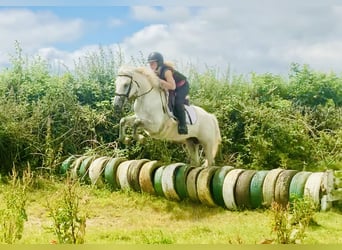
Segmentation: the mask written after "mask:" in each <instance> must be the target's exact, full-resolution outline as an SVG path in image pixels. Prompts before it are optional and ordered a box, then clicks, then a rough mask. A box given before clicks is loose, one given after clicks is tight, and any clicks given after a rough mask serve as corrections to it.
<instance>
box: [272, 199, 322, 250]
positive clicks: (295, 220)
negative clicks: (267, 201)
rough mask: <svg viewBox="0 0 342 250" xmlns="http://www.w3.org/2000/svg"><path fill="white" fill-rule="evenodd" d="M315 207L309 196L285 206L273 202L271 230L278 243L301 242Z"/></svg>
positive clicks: (311, 219)
mask: <svg viewBox="0 0 342 250" xmlns="http://www.w3.org/2000/svg"><path fill="white" fill-rule="evenodd" d="M316 209H317V208H316V206H315V204H314V202H313V200H312V199H311V198H309V197H305V198H303V199H295V200H294V201H293V203H291V204H289V203H288V204H287V205H286V206H283V205H281V204H279V203H276V202H273V203H272V207H271V212H272V231H273V232H274V233H275V234H276V242H277V243H278V244H297V243H302V241H303V240H304V238H305V231H306V230H307V228H308V227H309V225H310V222H312V221H313V216H314V214H315V211H316Z"/></svg>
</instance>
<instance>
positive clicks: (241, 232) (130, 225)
mask: <svg viewBox="0 0 342 250" xmlns="http://www.w3.org/2000/svg"><path fill="white" fill-rule="evenodd" d="M63 185H64V183H63V182H61V181H45V182H44V183H41V184H40V186H39V187H36V188H32V190H31V191H30V193H29V195H28V197H29V198H28V201H27V207H26V210H27V216H28V220H27V221H26V222H25V225H24V232H23V237H22V239H21V240H19V241H17V243H20V244H23V243H24V244H37V243H38V244H48V243H55V242H56V241H57V237H56V236H55V235H54V234H53V233H52V232H49V231H48V230H47V228H48V227H51V225H52V220H51V218H49V217H48V209H47V207H46V201H47V199H49V198H51V197H53V196H54V194H55V193H56V192H57V191H58V190H60V189H62V188H63ZM80 192H81V193H82V200H81V204H80V207H81V209H82V210H83V211H85V212H86V214H87V220H86V234H85V243H86V244H92V243H100V244H107V243H122V244H140V243H141V244H202V243H209V244H258V243H260V242H262V241H265V240H267V239H274V235H273V234H272V232H271V214H270V211H269V210H250V211H228V210H225V209H223V208H221V207H215V208H212V207H211V208H209V207H206V206H204V205H203V204H195V203H193V202H190V201H181V202H174V201H169V200H167V199H165V198H161V197H156V196H151V195H149V194H141V193H136V192H133V191H132V192H131V191H116V192H111V191H110V190H109V189H106V188H101V189H97V188H94V187H91V186H88V185H83V186H81V190H80ZM1 199H2V196H1V191H0V200H1ZM314 220H315V223H314V224H313V225H311V226H310V227H309V229H308V231H307V237H306V238H305V239H304V242H303V243H304V244H341V243H342V238H341V235H342V214H341V212H340V211H337V210H335V211H334V210H333V211H329V212H320V213H316V214H315V216H314Z"/></svg>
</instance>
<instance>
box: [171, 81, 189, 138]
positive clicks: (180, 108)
mask: <svg viewBox="0 0 342 250" xmlns="http://www.w3.org/2000/svg"><path fill="white" fill-rule="evenodd" d="M188 93H189V84H188V83H186V84H184V85H183V86H182V87H180V88H177V89H176V96H175V107H174V114H175V116H176V117H177V118H178V133H179V134H187V133H188V128H187V126H186V120H185V110H184V102H185V97H186V96H187V95H188Z"/></svg>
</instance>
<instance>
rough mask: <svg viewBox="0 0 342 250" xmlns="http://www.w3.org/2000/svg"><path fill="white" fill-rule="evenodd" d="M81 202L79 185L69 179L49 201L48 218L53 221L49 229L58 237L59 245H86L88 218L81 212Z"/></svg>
mask: <svg viewBox="0 0 342 250" xmlns="http://www.w3.org/2000/svg"><path fill="white" fill-rule="evenodd" d="M80 201H81V197H80V188H79V183H78V182H76V181H72V180H71V179H69V178H67V180H66V185H65V187H64V188H63V190H62V191H61V192H57V193H56V196H55V197H54V198H53V200H52V201H48V203H47V208H48V211H49V215H48V216H49V217H51V218H52V220H53V226H52V227H50V228H48V229H49V230H50V231H52V232H53V233H55V234H56V235H57V237H58V242H59V243H66V244H83V243H84V237H85V228H86V216H85V215H84V214H82V212H81V209H80Z"/></svg>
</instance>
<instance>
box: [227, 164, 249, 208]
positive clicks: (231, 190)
mask: <svg viewBox="0 0 342 250" xmlns="http://www.w3.org/2000/svg"><path fill="white" fill-rule="evenodd" d="M244 171H245V170H244V169H233V170H230V171H229V172H228V173H227V174H226V176H225V178H224V181H223V186H222V196H223V201H224V204H225V206H226V208H228V209H230V210H236V209H237V205H236V202H235V185H236V181H237V179H238V178H239V175H240V174H241V173H242V172H244Z"/></svg>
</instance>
